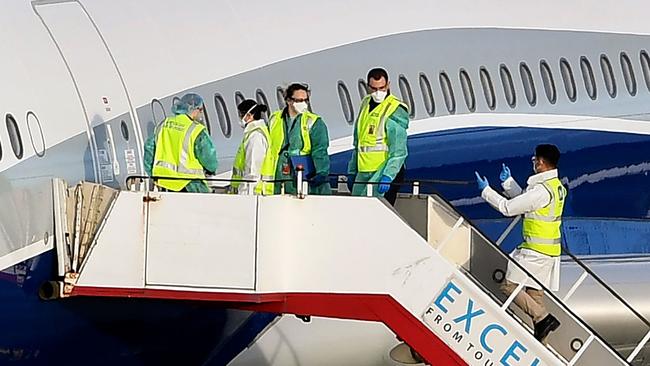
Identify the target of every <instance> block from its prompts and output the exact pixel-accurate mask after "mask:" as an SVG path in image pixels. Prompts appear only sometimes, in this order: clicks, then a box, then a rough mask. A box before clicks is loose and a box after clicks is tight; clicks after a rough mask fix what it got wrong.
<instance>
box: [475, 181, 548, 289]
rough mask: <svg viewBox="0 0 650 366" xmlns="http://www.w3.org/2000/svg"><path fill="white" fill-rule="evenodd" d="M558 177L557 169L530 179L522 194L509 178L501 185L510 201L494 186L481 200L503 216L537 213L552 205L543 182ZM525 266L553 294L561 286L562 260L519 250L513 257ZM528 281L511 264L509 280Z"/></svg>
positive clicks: (507, 275) (507, 277)
mask: <svg viewBox="0 0 650 366" xmlns="http://www.w3.org/2000/svg"><path fill="white" fill-rule="evenodd" d="M552 178H557V169H553V170H549V171H546V172H543V173H538V174H535V175H533V176H531V177H530V178H528V182H527V183H528V187H526V191H525V192H522V189H521V187H520V186H519V184H517V182H516V181H515V180H514V179H513V178H512V177H510V178H508V179H506V181H505V182H503V183H502V184H501V186H502V187H503V189H504V191H505V194H506V195H507V196H508V197H509V198H510V199H507V198H505V197H503V196H502V195H500V194H499V193H497V192H496V191H495V190H494V189H492V188H491V187H489V186H488V187H486V188H485V189H483V191H482V192H481V197H483V199H484V200H485V201H487V203H489V204H490V205H491V206H492V207H494V208H495V209H496V210H498V211H499V212H501V214H502V215H504V216H517V215H522V214H524V213H526V212H531V211H536V210H539V209H540V208H542V207H544V206H546V205H548V204H549V203H550V202H551V194H550V193H549V192H548V191H547V190H546V188H544V186H543V185H542V182H544V181H546V180H549V179H552ZM510 256H511V257H512V258H513V259H514V260H515V261H517V262H518V263H519V264H520V265H521V266H522V267H524V268H525V269H526V270H527V271H528V272H530V273H531V274H532V275H533V276H535V278H537V280H538V281H539V282H541V283H542V284H544V286H546V287H547V288H549V289H550V290H552V291H557V290H558V289H559V287H560V257H559V256H557V257H551V256H548V255H545V254H542V253H538V252H536V251H534V250H530V249H520V248H517V249H515V250H514V252H512V253H511V254H510ZM526 278H527V276H526V274H525V273H524V272H522V271H520V270H519V269H518V268H517V267H515V266H511V265H508V271H507V273H506V279H507V280H508V281H510V282H514V283H522V282H523V281H525V280H526ZM526 286H528V287H532V288H535V289H538V290H541V288H540V286H539V285H538V284H537V283H535V282H533V281H528V282H527V283H526Z"/></svg>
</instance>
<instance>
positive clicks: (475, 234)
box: [431, 194, 650, 365]
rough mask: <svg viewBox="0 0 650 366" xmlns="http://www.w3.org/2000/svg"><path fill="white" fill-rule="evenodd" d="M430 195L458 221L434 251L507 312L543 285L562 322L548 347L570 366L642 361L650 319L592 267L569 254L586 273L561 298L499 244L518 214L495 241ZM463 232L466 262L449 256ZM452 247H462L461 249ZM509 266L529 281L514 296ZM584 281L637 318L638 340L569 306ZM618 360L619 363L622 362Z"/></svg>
mask: <svg viewBox="0 0 650 366" xmlns="http://www.w3.org/2000/svg"><path fill="white" fill-rule="evenodd" d="M431 197H432V198H433V199H434V200H435V201H436V202H437V203H438V207H441V208H442V209H443V211H445V212H446V214H447V215H448V221H449V222H455V224H454V225H453V226H452V227H451V229H450V230H449V231H448V232H447V233H445V234H444V235H441V236H440V240H439V242H438V243H439V244H438V245H437V247H436V250H438V252H439V253H440V254H441V255H442V256H443V257H446V258H448V259H451V260H452V261H454V262H455V263H456V264H457V265H458V266H459V268H461V269H462V270H463V271H464V272H465V273H466V274H467V275H468V276H470V278H472V279H473V280H474V281H475V282H477V284H480V286H481V287H483V288H484V290H486V292H487V293H490V294H491V295H492V296H493V299H494V300H495V301H497V302H498V303H500V304H501V307H502V309H504V311H505V310H506V309H508V308H509V306H510V304H511V303H512V302H513V301H514V299H515V297H516V296H517V295H518V294H519V293H520V292H521V291H524V290H525V288H526V287H527V285H529V284H532V283H535V284H537V286H539V287H540V288H542V289H544V296H545V299H546V300H547V301H546V303H547V305H550V306H549V311H550V313H552V314H554V315H556V316H557V317H558V319H560V321H561V322H562V326H561V327H560V329H558V331H557V332H554V333H552V334H551V336H549V345H550V346H551V347H552V349H553V350H554V351H555V352H556V354H557V355H558V356H559V357H561V358H562V359H564V360H565V362H566V363H567V364H568V365H594V364H598V365H600V364H602V365H605V364H608V365H609V363H607V361H606V360H607V358H605V359H603V357H608V356H607V355H608V354H609V355H610V356H615V357H616V358H618V359H619V361H620V360H624V361H625V362H627V363H628V364H632V363H637V362H640V361H641V360H642V359H643V358H642V357H640V352H641V350H642V349H643V348H644V347H645V345H646V344H647V342H648V341H649V340H650V322H648V320H647V319H646V318H645V317H643V316H642V315H641V314H640V313H639V312H638V311H636V310H635V309H634V308H633V307H632V306H631V305H630V304H629V303H628V302H627V301H625V299H623V298H622V297H621V296H620V295H618V294H617V293H616V292H615V291H614V290H613V289H612V288H611V287H610V286H608V285H607V284H606V283H605V282H604V281H603V280H602V279H601V278H600V277H598V276H597V275H596V274H595V273H594V272H593V271H591V270H590V269H589V268H588V267H587V266H586V265H585V264H584V263H583V262H582V261H581V260H580V259H579V258H577V257H575V256H573V255H570V256H569V258H571V260H572V261H574V262H575V263H576V264H577V265H578V266H579V267H580V268H581V269H582V271H583V273H582V274H581V275H580V276H579V277H578V280H577V281H575V282H574V283H573V284H572V285H571V286H570V288H569V290H568V291H567V292H566V294H565V295H564V296H563V297H562V298H560V297H559V296H557V295H556V294H554V293H553V292H552V291H550V290H548V289H547V288H545V286H544V285H543V284H542V283H541V282H540V281H538V280H537V279H536V278H535V276H534V275H533V274H531V273H529V272H528V271H527V270H526V269H525V268H523V267H522V266H521V265H520V264H519V263H517V262H516V261H514V260H512V258H511V257H510V256H509V254H507V253H505V252H504V251H503V249H502V248H501V247H500V246H499V244H501V243H502V242H503V241H504V240H505V239H506V237H508V236H509V235H510V234H511V233H512V232H513V229H514V228H515V227H516V224H517V222H518V221H519V220H520V218H515V219H514V220H512V221H511V223H510V224H509V225H508V227H507V228H506V229H505V230H504V232H503V233H501V235H499V238H498V239H497V240H496V241H495V242H493V241H491V240H490V239H489V238H488V236H486V235H485V234H483V233H482V232H481V231H480V230H479V229H478V228H476V227H474V226H473V225H472V224H471V221H470V220H468V219H467V218H466V217H464V216H463V215H462V214H461V213H459V212H458V211H457V210H456V209H455V208H454V207H453V205H451V204H450V203H449V202H448V201H447V200H445V199H444V198H443V197H441V196H440V195H437V194H433V195H431ZM463 231H465V232H467V233H468V234H467V235H469V237H470V239H469V247H468V248H466V250H467V256H466V258H467V260H466V261H465V262H463V261H460V263H459V261H458V254H457V253H454V254H453V255H452V254H450V253H451V251H450V248H449V246H450V244H449V242H450V241H451V240H452V238H454V236H455V235H461V234H460V233H461V232H463ZM463 235H465V234H463ZM517 235H519V234H517ZM453 249H455V250H458V248H457V247H456V248H453ZM508 264H509V265H511V266H514V267H516V268H517V271H521V273H523V274H524V275H525V278H526V280H525V281H522V282H523V283H520V284H518V286H517V288H516V289H515V291H514V292H513V293H512V294H510V296H505V294H503V293H502V292H501V290H500V288H499V287H500V283H501V282H502V281H503V280H504V277H505V272H506V267H507V265H508ZM586 280H589V283H590V284H591V285H592V286H591V287H590V290H591V291H594V286H598V288H597V290H600V291H599V292H598V293H597V294H596V295H595V296H594V297H595V298H594V302H596V301H600V302H606V303H607V304H608V306H609V307H608V309H610V310H611V309H612V307H613V309H615V310H616V311H617V315H619V316H621V311H622V316H623V317H625V316H626V315H627V317H626V319H625V320H627V321H628V322H629V321H630V318H633V319H634V320H636V323H634V324H632V325H633V326H634V327H635V329H629V331H630V332H632V331H633V332H634V334H635V335H636V340H635V341H634V344H633V345H631V347H630V345H629V344H627V343H626V344H622V343H621V342H620V340H616V339H612V337H609V336H603V335H604V334H603V333H606V332H603V330H605V331H606V329H600V328H602V326H600V325H599V324H598V323H597V322H592V321H590V319H589V317H588V316H587V317H584V318H582V317H579V316H578V315H577V313H576V312H575V311H574V310H573V309H571V308H570V306H569V304H570V299H571V298H572V296H574V294H575V293H576V292H577V291H578V290H579V289H580V286H586ZM567 295H568V296H567ZM589 305H590V306H595V307H597V306H598V304H597V303H590V304H589ZM512 315H513V316H515V317H516V318H518V319H519V321H520V322H521V323H527V322H528V320H527V316H525V315H524V314H523V313H522V312H520V311H519V310H518V309H514V310H512ZM587 315H589V314H587ZM612 315H614V314H612ZM612 364H614V363H612ZM617 364H620V362H619V363H617Z"/></svg>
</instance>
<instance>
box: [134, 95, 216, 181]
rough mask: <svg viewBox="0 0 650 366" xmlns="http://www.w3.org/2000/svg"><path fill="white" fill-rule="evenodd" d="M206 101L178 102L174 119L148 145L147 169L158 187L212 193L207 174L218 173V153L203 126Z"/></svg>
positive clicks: (196, 98)
mask: <svg viewBox="0 0 650 366" xmlns="http://www.w3.org/2000/svg"><path fill="white" fill-rule="evenodd" d="M203 108H204V104H203V98H201V96H200V95H198V94H193V93H189V94H185V95H183V97H182V98H180V99H179V100H177V101H175V102H174V105H173V106H172V112H174V116H173V117H168V118H166V119H165V120H164V121H163V122H161V123H160V124H159V125H158V126H156V128H155V130H154V133H153V134H152V135H151V136H149V138H148V139H147V142H146V143H145V151H144V166H145V170H146V172H147V174H149V176H156V177H169V178H181V179H157V180H156V182H155V183H156V185H158V186H160V187H162V188H165V189H167V190H170V191H175V192H180V191H183V192H203V193H207V192H210V188H209V187H208V185H207V183H206V181H205V180H204V179H205V173H206V172H207V173H208V174H214V173H215V172H216V171H217V152H216V150H215V148H214V144H213V143H212V140H211V139H210V136H209V135H208V132H207V129H206V128H205V126H204V125H203V124H202V123H199V122H197V121H199V120H200V119H201V117H202V116H203V113H204V111H203Z"/></svg>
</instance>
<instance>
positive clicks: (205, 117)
mask: <svg viewBox="0 0 650 366" xmlns="http://www.w3.org/2000/svg"><path fill="white" fill-rule="evenodd" d="M207 111H208V109H207V108H206V106H205V101H204V102H203V113H202V115H203V125H204V126H205V128H206V129H207V130H208V135H212V127H211V126H210V118H209V114H208V112H207Z"/></svg>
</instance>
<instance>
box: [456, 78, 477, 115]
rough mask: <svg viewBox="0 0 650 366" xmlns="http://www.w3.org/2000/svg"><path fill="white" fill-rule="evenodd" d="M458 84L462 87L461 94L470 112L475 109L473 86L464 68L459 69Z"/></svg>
mask: <svg viewBox="0 0 650 366" xmlns="http://www.w3.org/2000/svg"><path fill="white" fill-rule="evenodd" d="M459 76H460V86H461V88H462V89H463V96H464V97H465V104H466V105H467V109H469V111H470V112H474V111H475V110H476V97H475V96H474V88H473V87H472V80H471V79H470V78H469V74H468V73H467V71H465V70H462V69H461V70H460V74H459Z"/></svg>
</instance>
